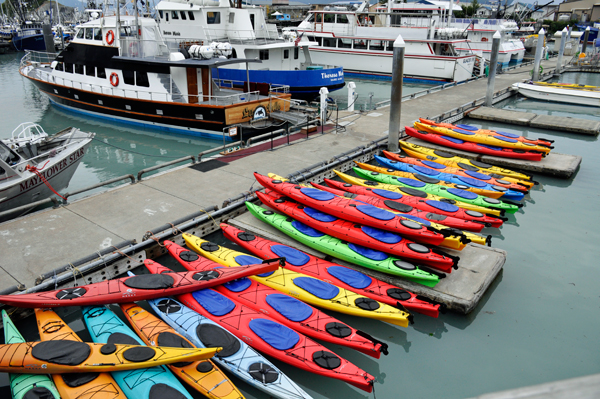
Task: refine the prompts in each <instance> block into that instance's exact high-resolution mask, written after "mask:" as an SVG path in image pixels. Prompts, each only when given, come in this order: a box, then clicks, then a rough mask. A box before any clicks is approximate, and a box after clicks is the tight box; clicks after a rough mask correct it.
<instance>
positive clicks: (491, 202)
mask: <svg viewBox="0 0 600 399" xmlns="http://www.w3.org/2000/svg"><path fill="white" fill-rule="evenodd" d="M353 170H354V173H356V175H357V176H358V177H359V178H362V179H369V180H373V181H376V182H379V183H383V184H391V185H396V186H402V187H409V188H414V189H416V190H421V191H424V192H426V193H429V194H434V195H439V196H440V197H444V198H448V199H451V200H454V201H462V202H468V203H471V204H473V205H477V206H481V207H488V208H494V209H499V210H503V211H504V212H508V213H515V212H517V210H518V209H519V208H520V207H522V205H521V204H518V205H517V204H509V203H507V202H506V201H500V200H499V199H496V198H489V197H482V196H480V195H477V194H475V193H472V192H470V191H465V190H461V189H459V188H446V187H442V186H438V185H436V184H432V183H425V182H424V181H421V180H415V179H407V178H405V177H395V176H390V175H382V174H381V173H378V172H369V171H366V170H363V169H360V168H353Z"/></svg>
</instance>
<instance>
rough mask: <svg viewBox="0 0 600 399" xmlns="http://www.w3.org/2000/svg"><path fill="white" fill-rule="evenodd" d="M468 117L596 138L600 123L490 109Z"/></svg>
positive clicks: (476, 111) (484, 108)
mask: <svg viewBox="0 0 600 399" xmlns="http://www.w3.org/2000/svg"><path fill="white" fill-rule="evenodd" d="M468 115H469V117H470V118H473V119H483V120H487V121H494V122H502V123H509V124H512V125H523V126H531V127H537V128H540V129H552V130H559V131H562V132H571V133H578V134H585V135H588V136H597V135H598V132H600V122H597V121H591V120H588V119H580V118H570V117H566V116H554V115H537V114H534V113H532V112H522V111H512V110H506V109H498V108H492V107H479V108H477V109H475V110H473V111H471V112H469V113H468Z"/></svg>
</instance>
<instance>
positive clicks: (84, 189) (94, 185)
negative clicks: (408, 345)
mask: <svg viewBox="0 0 600 399" xmlns="http://www.w3.org/2000/svg"><path fill="white" fill-rule="evenodd" d="M125 179H129V180H131V184H133V183H135V177H134V176H133V175H131V174H129V175H123V176H119V177H114V178H112V179H110V180H106V181H103V182H100V183H96V184H92V185H91V186H88V187H84V188H82V189H79V190H75V191H73V192H72V193H66V194H64V195H63V198H64V199H65V200H66V199H67V198H69V197H70V196H72V195H77V194H81V193H84V192H86V191H89V190H93V189H95V188H98V187H103V186H107V185H109V184H112V183H115V182H118V181H121V180H125Z"/></svg>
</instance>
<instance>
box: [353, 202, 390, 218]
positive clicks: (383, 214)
mask: <svg viewBox="0 0 600 399" xmlns="http://www.w3.org/2000/svg"><path fill="white" fill-rule="evenodd" d="M356 209H358V210H359V211H361V212H362V213H364V214H365V215H368V216H371V217H372V218H375V219H378V220H392V219H393V218H394V217H396V215H394V214H393V213H392V212H388V211H386V210H385V209H381V208H377V207H376V206H373V205H357V206H356Z"/></svg>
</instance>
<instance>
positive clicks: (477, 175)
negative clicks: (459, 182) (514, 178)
mask: <svg viewBox="0 0 600 399" xmlns="http://www.w3.org/2000/svg"><path fill="white" fill-rule="evenodd" d="M463 172H464V173H466V174H467V175H469V176H471V177H474V178H476V179H479V180H490V179H491V177H490V176H488V175H484V174H483V173H478V172H473V171H472V170H463Z"/></svg>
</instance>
